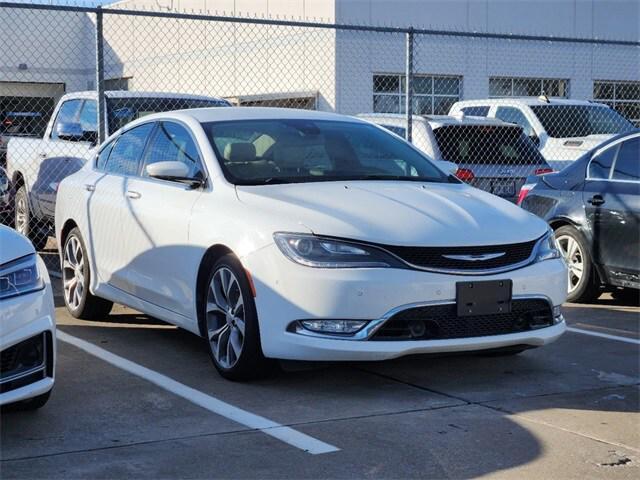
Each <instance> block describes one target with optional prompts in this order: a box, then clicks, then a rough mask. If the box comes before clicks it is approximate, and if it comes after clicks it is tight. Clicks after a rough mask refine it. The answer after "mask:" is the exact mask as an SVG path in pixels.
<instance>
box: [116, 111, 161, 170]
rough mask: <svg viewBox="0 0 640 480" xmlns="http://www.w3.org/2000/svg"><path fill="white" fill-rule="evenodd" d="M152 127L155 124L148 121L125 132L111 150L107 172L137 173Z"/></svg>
mask: <svg viewBox="0 0 640 480" xmlns="http://www.w3.org/2000/svg"><path fill="white" fill-rule="evenodd" d="M152 129H153V124H151V123H147V124H145V125H140V126H139V127H136V128H133V129H131V130H129V131H127V132H125V133H123V134H122V135H121V136H120V137H119V138H118V140H116V144H115V145H114V147H113V149H112V150H111V154H110V155H109V161H108V162H107V168H106V170H107V172H109V173H117V174H121V175H137V174H138V172H139V166H140V158H141V156H142V152H143V150H144V146H145V144H146V142H147V138H148V137H149V134H150V133H151V130H152Z"/></svg>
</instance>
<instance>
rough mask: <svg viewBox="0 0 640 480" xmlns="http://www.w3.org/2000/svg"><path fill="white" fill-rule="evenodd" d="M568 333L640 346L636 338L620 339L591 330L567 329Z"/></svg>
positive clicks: (639, 341)
mask: <svg viewBox="0 0 640 480" xmlns="http://www.w3.org/2000/svg"><path fill="white" fill-rule="evenodd" d="M567 331H569V332H573V333H581V334H583V335H591V336H592V337H600V338H606V339H608V340H615V341H617V342H624V343H632V344H633V345H640V340H636V339H635V338H628V337H619V336H617V335H609V334H608V333H600V332H592V331H591V330H583V329H581V328H575V327H567Z"/></svg>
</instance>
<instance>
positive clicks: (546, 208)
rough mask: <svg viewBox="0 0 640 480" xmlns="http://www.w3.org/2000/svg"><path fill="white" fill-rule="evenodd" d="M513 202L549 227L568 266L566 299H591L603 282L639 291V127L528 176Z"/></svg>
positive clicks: (634, 291)
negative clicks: (550, 170)
mask: <svg viewBox="0 0 640 480" xmlns="http://www.w3.org/2000/svg"><path fill="white" fill-rule="evenodd" d="M518 203H519V204H520V205H521V206H522V208H524V209H526V210H528V211H530V212H532V213H535V214H536V215H538V216H540V217H541V218H543V219H544V220H546V221H547V222H549V224H550V225H551V227H552V228H553V229H554V230H555V232H556V240H557V242H558V245H559V247H560V250H561V251H562V253H563V255H564V257H565V259H566V262H567V264H568V266H569V271H568V274H569V297H568V299H569V301H573V302H586V301H589V300H593V299H594V298H596V297H598V296H599V295H600V293H601V292H602V289H603V287H624V288H625V289H630V290H629V291H627V292H626V294H631V295H632V296H635V298H636V299H638V298H639V297H640V292H638V289H640V131H636V132H633V133H626V134H622V135H618V136H616V137H614V138H613V139H611V140H609V141H608V142H606V143H605V144H603V145H601V146H599V147H597V148H595V149H593V150H591V151H589V152H587V153H586V154H584V155H583V156H582V157H581V158H580V159H579V160H577V161H576V162H575V163H573V164H571V165H570V166H569V167H567V168H566V169H564V170H562V171H561V172H558V173H552V174H549V175H545V176H543V177H541V178H530V179H529V180H528V182H527V184H526V185H525V186H524V187H523V188H522V190H521V191H520V198H519V200H518ZM615 293H616V294H618V295H620V294H624V293H625V292H620V291H616V292H615Z"/></svg>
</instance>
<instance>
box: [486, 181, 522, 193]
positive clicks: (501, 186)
mask: <svg viewBox="0 0 640 480" xmlns="http://www.w3.org/2000/svg"><path fill="white" fill-rule="evenodd" d="M491 193H493V194H494V195H497V196H499V197H513V196H515V194H516V183H515V182H514V181H513V180H495V181H494V182H493V184H492V185H491Z"/></svg>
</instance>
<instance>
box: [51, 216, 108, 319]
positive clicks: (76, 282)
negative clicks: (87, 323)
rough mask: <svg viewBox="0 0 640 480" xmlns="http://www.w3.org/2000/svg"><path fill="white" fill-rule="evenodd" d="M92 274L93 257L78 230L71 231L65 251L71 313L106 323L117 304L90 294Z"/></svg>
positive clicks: (65, 288)
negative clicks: (103, 320) (107, 317)
mask: <svg viewBox="0 0 640 480" xmlns="http://www.w3.org/2000/svg"><path fill="white" fill-rule="evenodd" d="M90 285H91V271H90V267H89V257H88V255H87V249H86V247H85V245H84V241H83V239H82V235H81V234H80V230H78V228H77V227H76V228H74V229H72V230H71V231H70V232H69V235H67V238H66V239H65V241H64V247H63V249H62V286H63V296H64V303H65V305H66V306H67V310H68V311H69V313H70V314H71V315H72V316H73V317H75V318H80V319H83V320H102V319H104V317H106V316H107V315H109V312H111V308H112V307H113V302H110V301H109V300H105V299H103V298H100V297H96V296H95V295H93V294H92V293H91V292H90V291H89V286H90Z"/></svg>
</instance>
